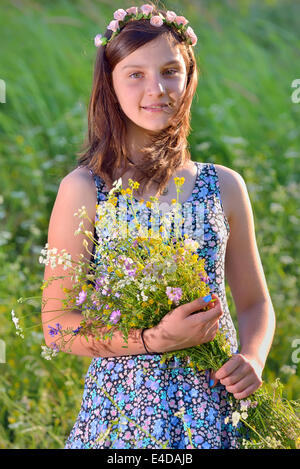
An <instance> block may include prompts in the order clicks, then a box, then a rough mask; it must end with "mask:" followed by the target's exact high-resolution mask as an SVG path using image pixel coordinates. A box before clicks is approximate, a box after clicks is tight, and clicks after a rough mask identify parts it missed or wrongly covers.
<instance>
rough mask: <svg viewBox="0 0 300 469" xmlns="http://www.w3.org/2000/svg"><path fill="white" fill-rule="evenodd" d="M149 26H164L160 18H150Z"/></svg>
mask: <svg viewBox="0 0 300 469" xmlns="http://www.w3.org/2000/svg"><path fill="white" fill-rule="evenodd" d="M150 24H152V26H161V25H162V24H164V22H163V20H162V19H161V17H160V16H152V17H151V19H150Z"/></svg>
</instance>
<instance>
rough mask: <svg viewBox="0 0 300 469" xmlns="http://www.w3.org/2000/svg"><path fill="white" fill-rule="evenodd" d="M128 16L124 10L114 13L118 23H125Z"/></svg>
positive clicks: (120, 9)
mask: <svg viewBox="0 0 300 469" xmlns="http://www.w3.org/2000/svg"><path fill="white" fill-rule="evenodd" d="M126 15H127V11H125V10H123V8H119V9H118V10H116V11H115V12H114V19H115V20H118V21H123V20H124V18H125V16H126Z"/></svg>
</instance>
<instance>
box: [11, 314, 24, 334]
mask: <svg viewBox="0 0 300 469" xmlns="http://www.w3.org/2000/svg"><path fill="white" fill-rule="evenodd" d="M11 318H12V321H13V323H14V325H15V328H16V334H17V335H18V336H20V337H21V338H22V339H24V335H23V329H22V328H21V326H20V325H19V318H17V317H16V315H15V312H14V310H13V309H12V311H11Z"/></svg>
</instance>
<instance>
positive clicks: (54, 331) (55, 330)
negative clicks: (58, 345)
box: [48, 322, 62, 337]
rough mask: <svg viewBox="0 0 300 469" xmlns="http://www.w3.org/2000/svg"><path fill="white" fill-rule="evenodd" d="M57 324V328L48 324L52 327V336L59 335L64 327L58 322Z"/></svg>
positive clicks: (50, 333)
mask: <svg viewBox="0 0 300 469" xmlns="http://www.w3.org/2000/svg"><path fill="white" fill-rule="evenodd" d="M55 325H56V329H55V327H52V326H48V328H49V329H50V331H49V335H51V336H52V337H54V336H55V335H57V334H58V333H59V331H60V330H61V329H62V326H61V325H60V324H59V323H58V322H57V323H56V324H55Z"/></svg>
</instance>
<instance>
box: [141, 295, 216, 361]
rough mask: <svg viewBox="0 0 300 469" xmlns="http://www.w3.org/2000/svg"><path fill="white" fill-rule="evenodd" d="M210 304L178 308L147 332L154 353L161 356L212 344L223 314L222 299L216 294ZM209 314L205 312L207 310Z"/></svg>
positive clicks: (192, 302)
mask: <svg viewBox="0 0 300 469" xmlns="http://www.w3.org/2000/svg"><path fill="white" fill-rule="evenodd" d="M211 297H212V300H214V301H210V302H209V303H206V302H205V301H204V300H203V298H198V299H197V300H194V301H191V302H190V303H185V304H183V305H180V306H178V307H177V308H175V309H174V310H172V311H170V312H169V313H168V314H166V316H164V317H163V319H162V320H161V321H160V322H159V323H158V325H157V326H155V327H152V328H151V329H148V330H146V331H145V334H144V337H146V343H147V344H149V346H150V350H155V351H157V352H159V353H163V352H171V351H173V350H180V349H185V348H188V347H193V346H194V345H200V344H204V343H206V342H210V341H211V340H213V339H214V338H215V335H216V333H217V331H218V329H219V319H220V317H221V316H222V314H223V311H222V306H221V302H220V299H219V298H218V297H217V296H216V295H215V294H214V293H213V294H211ZM207 306H208V307H209V310H207V311H201V309H203V308H205V307H207Z"/></svg>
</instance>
